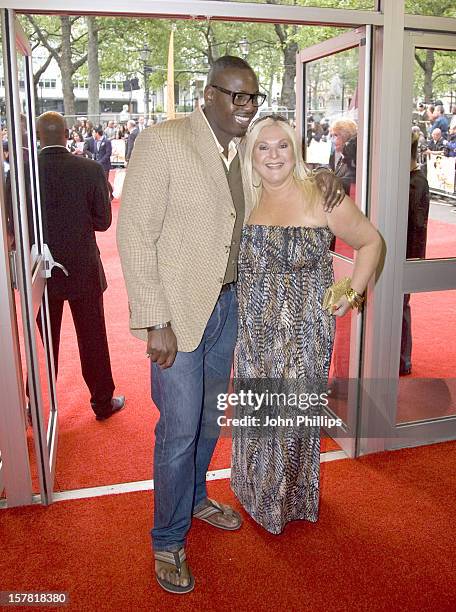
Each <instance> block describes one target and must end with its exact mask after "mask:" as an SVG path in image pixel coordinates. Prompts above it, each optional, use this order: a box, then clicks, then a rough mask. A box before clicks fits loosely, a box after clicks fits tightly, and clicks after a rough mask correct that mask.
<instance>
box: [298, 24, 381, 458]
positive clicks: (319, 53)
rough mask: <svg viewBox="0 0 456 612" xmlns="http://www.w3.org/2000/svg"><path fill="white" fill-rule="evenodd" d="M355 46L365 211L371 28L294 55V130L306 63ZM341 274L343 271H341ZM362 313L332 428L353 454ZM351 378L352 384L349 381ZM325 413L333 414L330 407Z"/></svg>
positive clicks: (301, 121) (355, 322)
mask: <svg viewBox="0 0 456 612" xmlns="http://www.w3.org/2000/svg"><path fill="white" fill-rule="evenodd" d="M355 48H358V49H359V69H358V100H359V101H361V104H360V105H359V106H358V135H357V151H358V153H357V169H356V184H357V186H361V188H358V189H357V193H356V201H357V205H358V206H359V208H360V210H362V212H363V213H365V214H367V212H368V184H369V172H368V171H369V167H368V163H367V160H368V159H369V146H370V142H369V125H370V121H369V117H370V91H371V72H372V70H371V62H372V28H371V26H364V27H361V28H357V29H355V30H350V31H349V32H344V33H343V34H341V35H339V36H336V37H333V38H330V39H328V40H325V41H324V42H321V43H319V44H317V45H313V46H311V47H307V48H305V49H302V50H300V51H299V52H298V54H297V55H296V130H297V132H298V135H299V137H300V139H301V141H302V142H304V139H305V137H306V126H307V115H308V111H307V104H306V96H307V83H306V64H308V63H310V62H314V61H317V60H319V59H322V58H325V57H330V56H332V55H336V54H337V53H341V52H344V51H349V50H350V49H355ZM333 258H334V260H337V263H338V264H339V265H341V266H342V267H343V268H344V269H345V268H346V270H347V272H346V275H348V276H350V269H351V267H352V265H353V259H351V258H348V257H345V256H343V255H339V254H337V253H333ZM343 275H344V276H345V272H344V274H343ZM362 333H363V316H362V315H361V316H356V314H353V316H352V318H351V331H350V357H349V371H348V379H349V384H348V398H347V422H346V423H344V425H343V426H337V427H335V428H334V430H335V432H336V438H335V439H336V440H337V442H338V444H339V445H340V446H341V448H342V449H343V450H344V452H345V453H346V455H347V456H348V457H355V456H356V455H357V452H358V451H357V437H358V405H359V384H360V381H359V377H360V372H361V357H362V352H361V349H362ZM354 381H357V382H355V384H353V382H354ZM328 416H331V417H334V416H337V415H335V414H334V413H333V412H332V411H331V410H329V412H328Z"/></svg>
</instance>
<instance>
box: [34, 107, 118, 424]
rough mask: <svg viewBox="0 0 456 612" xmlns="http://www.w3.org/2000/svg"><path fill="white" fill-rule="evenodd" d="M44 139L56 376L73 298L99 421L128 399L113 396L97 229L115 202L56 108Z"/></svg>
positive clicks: (42, 122) (43, 126)
mask: <svg viewBox="0 0 456 612" xmlns="http://www.w3.org/2000/svg"><path fill="white" fill-rule="evenodd" d="M37 129H38V134H39V138H40V143H41V150H40V153H39V157H38V160H39V175H40V190H41V204H42V214H43V220H44V231H45V241H46V243H47V244H48V246H49V249H50V251H51V254H52V256H53V258H54V260H55V261H56V262H58V263H60V264H61V265H62V266H64V268H65V269H66V270H67V271H68V276H65V274H64V272H63V271H62V270H60V269H59V268H55V269H54V270H53V273H52V277H51V278H50V279H49V280H48V281H47V287H48V295H49V307H50V318H51V328H52V345H53V351H54V365H55V372H56V375H57V369H58V356H59V343H60V328H61V324H62V314H63V304H64V302H65V300H68V303H69V305H70V309H71V314H72V317H73V321H74V326H75V329H76V336H77V339H78V346H79V357H80V360H81V367H82V375H83V377H84V380H85V382H86V384H87V386H88V388H89V391H90V394H91V398H90V403H91V405H92V409H93V411H94V412H95V415H96V418H97V420H99V421H102V420H105V419H107V418H109V417H110V416H112V415H113V414H114V413H116V412H118V411H119V410H120V409H121V408H122V407H123V406H124V403H125V397H123V396H119V397H113V392H114V381H113V379H112V373H111V363H110V358H109V348H108V341H107V338H106V327H105V319H104V310H103V292H104V291H105V289H106V287H107V284H106V278H105V275H104V271H103V266H102V264H101V259H100V253H99V250H98V246H97V243H96V239H95V231H100V232H104V231H106V230H107V229H108V228H109V226H110V225H111V203H110V198H109V192H108V184H107V181H106V177H105V173H104V171H103V169H102V167H101V165H100V164H99V163H96V162H94V161H92V160H90V159H86V158H84V157H77V156H75V155H72V154H71V153H70V152H69V151H68V150H67V148H66V138H65V121H64V119H63V117H62V116H61V115H59V114H58V113H55V112H48V113H44V114H43V115H41V116H40V117H39V118H38V122H37Z"/></svg>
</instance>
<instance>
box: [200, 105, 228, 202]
mask: <svg viewBox="0 0 456 612" xmlns="http://www.w3.org/2000/svg"><path fill="white" fill-rule="evenodd" d="M190 125H191V131H192V132H193V137H194V143H195V146H196V149H197V150H198V152H199V154H200V157H201V160H202V164H203V166H204V169H205V170H206V171H207V172H208V174H209V175H210V176H211V178H212V179H213V180H214V182H215V186H216V188H217V192H218V193H219V194H220V199H221V201H222V202H223V204H225V205H226V207H227V208H229V209H230V210H232V209H233V200H232V197H231V192H230V188H229V186H228V180H227V178H226V174H225V170H224V168H223V161H222V160H221V158H220V153H219V150H218V148H217V145H216V144H215V140H214V137H213V136H212V134H211V132H210V130H209V128H208V126H207V124H206V121H205V119H204V117H202V116H201V111H200V110H199V109H196V110H195V111H193V113H192V114H191V115H190Z"/></svg>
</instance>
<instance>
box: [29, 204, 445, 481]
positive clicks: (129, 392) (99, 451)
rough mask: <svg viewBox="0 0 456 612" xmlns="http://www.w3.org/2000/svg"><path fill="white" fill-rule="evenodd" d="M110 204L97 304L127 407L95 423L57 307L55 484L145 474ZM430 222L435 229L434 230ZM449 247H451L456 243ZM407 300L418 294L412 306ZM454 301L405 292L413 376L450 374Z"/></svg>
mask: <svg viewBox="0 0 456 612" xmlns="http://www.w3.org/2000/svg"><path fill="white" fill-rule="evenodd" d="M118 209H119V202H118V201H117V200H115V201H114V203H113V223H112V226H111V228H110V229H109V230H108V231H107V232H105V233H98V234H97V241H98V244H99V247H100V251H101V256H102V260H103V265H104V268H105V271H106V276H107V279H108V289H107V291H106V292H105V294H104V296H105V297H104V302H105V312H106V323H107V330H108V340H109V346H110V352H111V361H112V368H113V374H114V381H115V383H116V393H119V394H125V395H126V397H127V407H126V408H125V410H124V411H123V412H122V413H120V414H119V415H116V416H115V417H114V418H112V419H110V420H109V421H106V422H104V423H99V422H97V421H95V419H94V415H93V413H92V410H91V408H90V405H89V394H88V391H87V388H86V386H85V384H84V381H83V379H82V376H81V371H80V364H79V356H78V352H77V342H76V336H75V332H74V327H73V322H72V320H71V314H70V311H69V308H68V307H65V309H64V318H63V325H62V337H61V349H60V365H59V368H60V370H59V378H58V381H57V397H58V401H59V406H60V421H59V422H60V438H59V446H58V456H57V470H56V490H67V489H73V488H80V487H90V486H97V485H101V484H112V483H118V482H129V481H134V480H147V479H149V478H151V477H152V451H153V444H154V435H153V430H154V425H155V422H156V419H157V413H156V410H155V408H154V407H153V405H152V402H151V400H150V391H149V362H148V360H147V359H146V357H145V345H144V344H143V343H142V342H140V341H139V340H137V339H135V338H134V337H133V336H132V335H131V334H130V333H129V331H128V306H127V297H126V292H125V286H124V281H123V277H122V272H121V267H120V262H119V257H118V253H117V248H116V240H115V227H116V222H117V214H118ZM434 224H436V225H435V227H436V228H437V230H438V231H434ZM431 226H432V230H430V231H429V235H430V236H431V237H434V236H436V239H438V240H437V243H436V245H435V246H434V245H433V244H431V245H430V246H429V248H430V249H431V250H432V249H435V250H436V251H438V249H444V250H445V251H446V252H448V249H447V247H446V246H445V245H447V244H448V235H449V231H448V225H445V224H443V223H438V222H431ZM445 231H446V236H447V238H446V240H445ZM450 235H451V238H450V240H454V232H453V227H451V234H450ZM453 253H456V248H454V249H453ZM415 300H420V301H419V306H418V307H417V308H415ZM455 304H456V292H451V293H449V292H447V293H446V294H445V296H444V298H443V299H441V297H440V296H439V295H437V294H429V295H428V294H419V295H417V296H413V297H412V309H413V325H414V341H415V344H414V352H413V360H414V370H413V372H414V376H431V375H439V376H450V375H454V371H455V367H456V346H455V343H454V342H448V338H454V337H456V308H455ZM347 321H348V319H347ZM431 340H432V341H431ZM29 435H30V433H29ZM322 447H323V450H333V449H337V448H338V446H337V444H336V443H335V442H334V441H331V440H323V444H322ZM230 464H231V457H230V441H229V440H228V439H226V438H225V439H221V440H220V443H219V445H218V446H217V449H216V453H215V456H214V458H213V461H212V465H211V469H220V468H227V467H229V466H230Z"/></svg>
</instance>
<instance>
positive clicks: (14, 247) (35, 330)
mask: <svg viewBox="0 0 456 612" xmlns="http://www.w3.org/2000/svg"><path fill="white" fill-rule="evenodd" d="M2 41H3V60H4V62H3V63H4V81H5V106H6V126H5V129H6V134H7V146H8V152H9V171H8V174H7V177H6V180H5V194H4V195H5V208H6V211H5V218H6V233H7V238H6V240H7V245H8V247H7V249H8V258H9V261H10V272H11V279H12V281H11V282H12V284H13V286H14V288H15V300H14V302H15V307H16V312H17V321H18V330H19V334H18V335H19V340H20V341H22V343H23V352H22V355H23V362H22V364H19V367H20V369H21V370H22V376H21V379H22V380H21V382H22V384H23V393H21V401H22V403H23V404H24V405H23V406H21V407H20V408H22V409H23V410H24V412H25V415H26V419H27V420H29V421H30V422H31V424H32V427H33V441H34V448H35V455H36V466H37V472H38V477H39V488H40V494H41V502H42V503H44V504H47V503H50V502H51V501H52V490H53V480H54V470H55V457H56V448H57V436H58V422H57V402H56V395H55V376H54V366H53V355H52V344H51V342H50V338H51V334H50V323H49V313H48V297H47V290H46V276H47V275H48V274H49V273H50V271H49V265H48V263H47V260H48V259H49V258H48V257H47V253H48V251H47V248H46V245H45V243H44V241H43V220H42V217H41V205H40V192H39V180H38V162H37V143H36V136H35V122H34V117H35V109H34V95H33V70H32V57H31V49H30V45H29V43H28V40H27V38H26V36H25V34H24V32H23V30H22V28H21V27H20V25H19V23H18V21H17V19H16V17H15V14H14V12H13V11H10V10H5V9H4V10H2ZM17 351H18V352H19V353H20V350H19V347H17ZM3 409H4V410H8V411H17V406H14V404H13V403H12V404H8V405H7V406H4V408H3ZM5 488H6V490H7V493H8V483H6V482H5Z"/></svg>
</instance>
